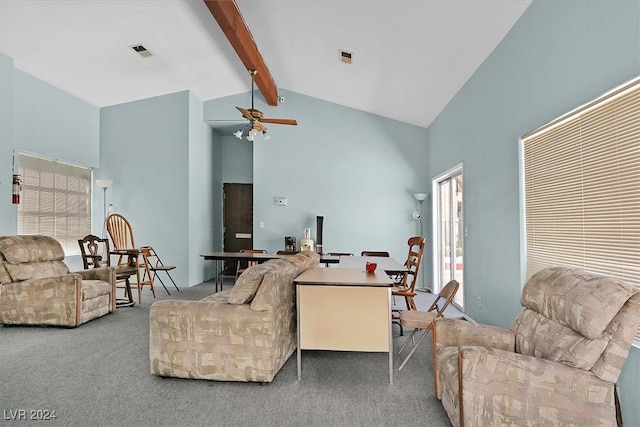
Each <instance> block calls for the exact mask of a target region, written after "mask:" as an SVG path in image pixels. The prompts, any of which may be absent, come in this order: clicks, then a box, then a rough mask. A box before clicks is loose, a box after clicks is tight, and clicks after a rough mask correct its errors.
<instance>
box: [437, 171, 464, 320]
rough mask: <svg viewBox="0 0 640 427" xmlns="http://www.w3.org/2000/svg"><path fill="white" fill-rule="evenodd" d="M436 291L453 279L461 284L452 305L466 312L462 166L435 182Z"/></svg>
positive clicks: (441, 176) (439, 177)
mask: <svg viewBox="0 0 640 427" xmlns="http://www.w3.org/2000/svg"><path fill="white" fill-rule="evenodd" d="M433 194H434V195H435V197H434V202H435V203H434V204H433V209H434V212H433V218H434V224H433V227H434V233H433V235H434V237H435V242H434V248H435V250H434V251H433V256H434V260H433V263H434V270H433V271H434V273H435V274H434V278H435V283H434V284H433V285H434V292H439V291H440V289H442V288H443V287H444V285H446V284H447V282H449V281H450V280H452V279H455V280H457V281H458V283H460V288H459V289H458V293H457V294H456V297H455V299H454V301H453V304H454V305H455V306H456V307H457V308H458V309H459V310H461V311H464V283H463V278H464V274H463V273H464V262H463V253H464V251H463V247H464V245H463V236H464V220H463V215H462V212H463V211H462V165H459V166H457V167H455V168H453V169H451V170H449V171H447V172H445V173H444V174H442V175H440V176H438V177H436V178H434V179H433Z"/></svg>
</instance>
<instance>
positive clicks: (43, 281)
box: [0, 274, 82, 326]
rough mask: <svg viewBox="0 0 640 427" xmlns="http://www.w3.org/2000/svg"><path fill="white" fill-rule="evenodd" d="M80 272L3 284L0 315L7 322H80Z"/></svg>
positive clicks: (43, 323) (0, 296) (0, 294)
mask: <svg viewBox="0 0 640 427" xmlns="http://www.w3.org/2000/svg"><path fill="white" fill-rule="evenodd" d="M80 283H81V277H80V275H78V274H62V275H59V276H52V277H43V278H39V279H29V280H23V281H20V282H11V283H3V284H2V292H0V316H2V323H6V324H40V325H63V326H76V325H78V324H79V323H80V313H81V309H82V295H81V287H80Z"/></svg>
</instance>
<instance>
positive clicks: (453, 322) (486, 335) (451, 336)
mask: <svg viewBox="0 0 640 427" xmlns="http://www.w3.org/2000/svg"><path fill="white" fill-rule="evenodd" d="M433 342H434V348H440V347H449V346H461V345H479V346H483V347H491V348H496V349H501V350H506V351H515V347H516V337H515V335H514V334H513V332H512V331H511V330H509V329H502V328H498V327H496V326H491V325H482V324H477V325H475V324H473V323H470V322H467V321H466V320H459V319H447V318H439V319H437V320H436V322H435V325H434V327H433Z"/></svg>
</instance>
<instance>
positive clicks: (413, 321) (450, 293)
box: [398, 280, 460, 370]
mask: <svg viewBox="0 0 640 427" xmlns="http://www.w3.org/2000/svg"><path fill="white" fill-rule="evenodd" d="M459 287H460V284H459V283H458V282H457V281H455V280H452V281H450V282H449V283H447V284H446V285H445V286H444V288H442V290H441V291H440V293H439V294H438V296H437V297H436V299H435V300H434V301H433V303H432V304H431V307H429V309H428V310H427V311H416V310H400V325H401V326H402V327H410V328H414V329H413V331H412V332H411V335H409V337H408V338H407V339H406V340H405V342H404V344H402V347H400V350H398V354H400V353H402V351H403V350H404V349H405V347H406V346H407V344H409V341H411V342H412V343H413V348H412V349H411V351H410V352H409V354H408V355H407V357H406V358H405V359H404V360H403V361H402V363H401V364H400V367H399V368H398V370H400V369H402V368H403V367H404V365H405V364H406V363H407V362H408V361H409V359H410V358H411V356H413V353H414V352H415V351H416V349H417V348H418V346H419V345H420V343H421V342H422V341H424V339H425V338H426V336H427V335H428V334H429V331H431V329H433V325H434V323H435V321H436V320H437V319H438V318H440V317H444V310H445V309H446V308H447V306H448V305H449V304H451V301H453V298H454V297H455V296H456V292H458V288H459ZM419 330H422V331H423V332H422V335H420V337H419V338H418V341H417V342H415V341H414V335H415V334H416V332H418V331H419Z"/></svg>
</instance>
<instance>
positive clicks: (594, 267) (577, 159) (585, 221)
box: [523, 79, 640, 343]
mask: <svg viewBox="0 0 640 427" xmlns="http://www.w3.org/2000/svg"><path fill="white" fill-rule="evenodd" d="M523 144H524V147H523V148H524V175H525V204H526V236H527V237H526V244H527V277H531V276H532V275H533V274H534V273H535V272H537V271H538V270H540V269H542V268H544V267H548V266H553V265H565V266H574V267H580V268H584V269H586V270H590V271H594V272H597V273H603V274H607V275H611V276H614V277H619V278H622V279H624V280H626V281H628V282H630V283H633V284H635V285H636V286H640V79H639V80H636V81H634V82H632V83H630V84H628V85H625V86H624V87H622V88H620V89H618V90H616V91H614V92H612V93H610V94H608V95H606V96H604V97H602V98H601V99H598V100H596V101H594V102H592V103H590V104H589V105H587V106H585V107H582V108H580V109H579V110H576V111H575V112H572V113H570V114H568V115H567V116H564V117H562V118H560V119H558V120H556V121H555V122H553V123H550V124H549V125H546V126H544V127H542V128H540V129H538V130H536V131H534V132H531V133H530V134H528V135H525V136H524V137H523ZM636 341H637V343H640V331H638V332H637V333H636Z"/></svg>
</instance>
